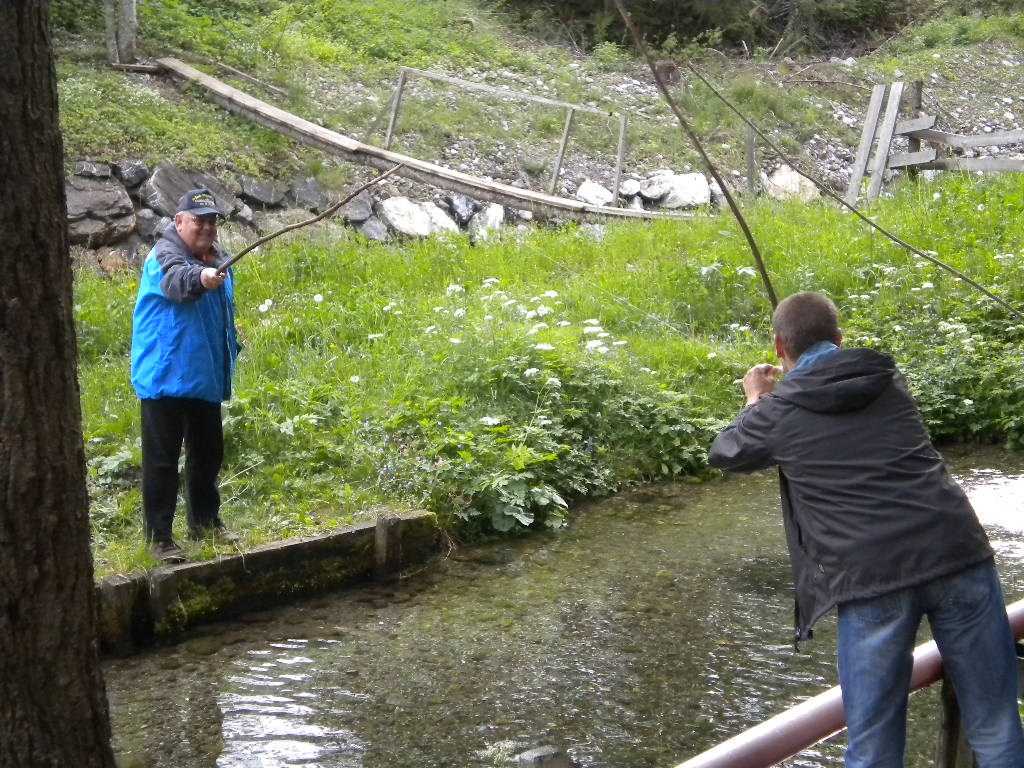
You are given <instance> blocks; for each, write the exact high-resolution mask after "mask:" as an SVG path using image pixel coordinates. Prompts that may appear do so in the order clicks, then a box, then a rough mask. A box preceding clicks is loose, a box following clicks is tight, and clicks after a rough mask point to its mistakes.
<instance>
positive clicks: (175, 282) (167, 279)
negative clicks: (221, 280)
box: [156, 248, 206, 302]
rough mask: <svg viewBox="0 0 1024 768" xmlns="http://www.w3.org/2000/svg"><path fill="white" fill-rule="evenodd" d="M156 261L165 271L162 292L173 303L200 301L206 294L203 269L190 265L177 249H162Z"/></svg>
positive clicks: (162, 278)
mask: <svg viewBox="0 0 1024 768" xmlns="http://www.w3.org/2000/svg"><path fill="white" fill-rule="evenodd" d="M156 260H157V262H158V263H159V264H160V268H161V269H162V270H163V273H164V274H163V277H161V278H160V290H161V291H163V294H164V296H166V297H167V298H168V299H170V300H171V301H182V302H187V301H198V300H199V299H200V298H202V295H203V294H204V293H206V289H205V288H203V283H202V281H201V280H200V275H201V274H202V273H203V269H204V268H203V267H201V266H199V265H198V264H191V263H189V261H188V259H186V258H185V256H184V254H182V253H181V252H180V251H178V250H177V249H176V248H160V249H158V250H157V252H156Z"/></svg>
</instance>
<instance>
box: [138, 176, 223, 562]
mask: <svg viewBox="0 0 1024 768" xmlns="http://www.w3.org/2000/svg"><path fill="white" fill-rule="evenodd" d="M221 216H222V214H221V211H220V209H219V208H218V207H217V202H216V200H215V199H214V196H213V194H212V193H211V192H210V191H209V190H208V189H193V190H191V191H189V192H187V193H185V194H184V195H183V196H182V197H181V199H180V200H179V201H178V212H177V214H175V216H174V223H173V224H171V225H168V227H167V229H166V230H165V231H164V233H163V236H162V237H161V238H160V240H159V241H158V242H157V244H156V245H155V246H154V247H153V250H152V251H150V253H149V255H148V256H147V257H146V261H145V263H144V264H143V267H142V277H141V281H140V283H139V296H138V300H137V302H136V304H135V316H134V323H133V333H132V385H133V386H134V387H135V391H136V393H137V394H138V396H139V398H140V400H141V407H142V507H143V514H144V522H145V534H146V540H147V542H148V543H149V544H150V546H151V547H152V549H153V552H154V554H155V555H156V556H157V557H158V558H159V559H161V560H163V561H165V562H181V561H183V560H184V559H185V553H184V552H183V551H182V549H181V548H180V547H179V546H178V545H177V544H176V543H175V541H174V538H173V536H172V525H173V522H174V509H175V506H176V502H177V495H178V458H179V456H180V454H181V448H182V441H183V440H184V444H185V504H186V507H187V518H188V530H189V535H190V536H191V537H192V538H196V539H200V538H203V537H204V536H206V535H208V534H212V535H215V536H217V537H219V538H221V539H222V540H229V541H234V540H237V537H236V536H234V535H233V534H230V533H228V532H227V531H226V530H225V529H224V525H223V523H222V521H221V519H220V491H219V489H218V486H217V475H218V473H219V472H220V467H221V463H222V462H223V460H224V435H223V427H222V423H221V410H220V409H221V402H223V401H224V400H227V399H228V398H229V397H230V396H231V376H232V372H233V370H234V364H235V357H236V356H237V354H238V342H237V338H236V336H235V320H234V298H233V297H234V287H233V281H232V277H231V273H230V271H229V272H228V273H227V274H226V275H222V274H220V273H219V272H218V267H220V265H221V264H223V262H224V261H225V260H226V258H227V256H226V254H225V253H224V251H223V250H222V249H221V248H220V246H219V245H218V243H217V221H218V219H219V218H221Z"/></svg>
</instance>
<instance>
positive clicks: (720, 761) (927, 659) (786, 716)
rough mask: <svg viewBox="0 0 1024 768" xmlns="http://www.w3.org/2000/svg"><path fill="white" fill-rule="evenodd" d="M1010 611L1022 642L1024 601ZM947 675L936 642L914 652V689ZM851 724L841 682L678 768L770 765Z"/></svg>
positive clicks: (1013, 628) (1008, 609) (1013, 605)
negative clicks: (845, 709) (846, 719)
mask: <svg viewBox="0 0 1024 768" xmlns="http://www.w3.org/2000/svg"><path fill="white" fill-rule="evenodd" d="M1006 612H1007V614H1008V616H1009V619H1010V628H1011V629H1012V630H1013V635H1014V637H1015V638H1017V639H1018V640H1019V639H1021V638H1022V637H1024V600H1019V601H1017V602H1016V603H1013V604H1012V605H1010V606H1009V607H1008V608H1007V609H1006ZM940 679H942V657H941V656H940V655H939V649H938V648H937V647H936V645H935V642H934V641H932V642H930V643H925V644H924V645H919V646H918V647H917V648H916V649H915V650H914V671H913V674H912V675H911V678H910V690H911V692H913V691H917V690H919V689H921V688H925V687H927V686H929V685H931V684H932V683H935V682H937V681H938V680H940ZM845 725H846V721H845V719H844V717H843V700H842V696H841V694H840V691H839V686H836V687H835V688H830V689H829V690H827V691H825V692H824V693H821V694H819V695H817V696H815V697H814V698H812V699H808V700H807V701H805V702H802V703H801V704H798V705H796V706H795V707H793V708H791V709H788V710H786V711H785V712H783V713H782V714H779V715H776V716H775V717H773V718H771V719H769V720H765V721H764V722H763V723H759V724H758V725H755V726H754V727H753V728H750V729H749V730H747V731H744V732H743V733H741V734H739V735H737V736H734V737H733V738H731V739H729V740H728V741H724V742H722V743H721V744H719V745H718V746H716V747H712V748H711V749H709V750H708V751H707V752H703V753H701V754H699V755H697V756H696V757H693V758H690V759H689V760H687V761H686V762H684V763H680V764H679V765H678V766H676V768H769V766H773V765H776V764H777V763H780V762H782V761H783V760H785V759H787V758H790V757H793V756H794V755H796V754H799V753H800V752H802V751H803V750H805V749H807V748H808V747H811V746H813V745H815V744H817V743H818V742H820V741H823V740H825V739H827V738H828V737H829V736H832V735H834V734H836V733H838V732H839V731H841V730H842V729H843V728H844V727H845Z"/></svg>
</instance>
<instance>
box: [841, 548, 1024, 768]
mask: <svg viewBox="0 0 1024 768" xmlns="http://www.w3.org/2000/svg"><path fill="white" fill-rule="evenodd" d="M922 616H927V617H928V623H929V624H930V625H931V628H932V636H933V637H934V638H935V642H936V643H937V644H938V646H939V652H940V653H941V654H942V662H943V667H944V669H945V671H946V674H947V675H948V676H949V677H950V679H951V680H952V681H953V686H954V688H955V690H956V695H957V699H958V701H959V703H960V709H961V712H962V715H963V721H964V726H965V728H966V731H967V739H968V741H969V742H970V744H971V748H972V749H973V750H974V753H975V755H976V756H977V758H978V763H979V765H980V766H981V768H1024V732H1022V729H1021V721H1020V712H1019V710H1018V705H1017V694H1018V690H1017V688H1018V685H1017V658H1016V652H1015V650H1014V643H1013V636H1012V634H1011V632H1010V626H1009V622H1008V621H1007V618H1006V605H1005V604H1004V602H1003V593H1002V589H1001V588H1000V586H999V576H998V574H997V573H996V569H995V565H994V563H993V562H992V561H991V560H988V561H986V562H984V563H981V564H980V565H976V566H972V567H971V568H968V569H966V570H963V571H960V572H959V573H955V574H953V575H951V576H945V577H942V578H939V579H935V580H934V581H930V582H927V583H926V584H921V585H920V586H917V587H911V588H909V589H903V590H900V591H898V592H892V593H890V594H888V595H882V596H881V597H876V598H871V599H867V600H853V601H851V602H848V603H843V604H841V605H840V606H839V683H840V685H841V686H842V691H843V708H844V710H845V712H846V726H847V736H848V747H847V750H846V768H903V751H904V747H905V742H906V721H907V696H908V689H909V686H910V672H911V668H912V666H913V648H914V639H915V635H916V634H917V628H918V625H919V624H920V623H921V618H922ZM937 736H938V734H936V737H937Z"/></svg>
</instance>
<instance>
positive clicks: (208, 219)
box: [189, 213, 217, 227]
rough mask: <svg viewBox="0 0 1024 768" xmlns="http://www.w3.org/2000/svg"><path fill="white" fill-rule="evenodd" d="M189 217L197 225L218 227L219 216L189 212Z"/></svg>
mask: <svg viewBox="0 0 1024 768" xmlns="http://www.w3.org/2000/svg"><path fill="white" fill-rule="evenodd" d="M189 219H191V221H192V223H193V224H195V225H196V226H197V227H204V226H205V227H216V226H217V217H216V216H196V215H195V214H194V213H190V214H189Z"/></svg>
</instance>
